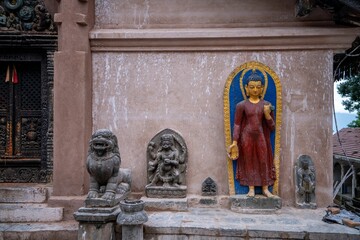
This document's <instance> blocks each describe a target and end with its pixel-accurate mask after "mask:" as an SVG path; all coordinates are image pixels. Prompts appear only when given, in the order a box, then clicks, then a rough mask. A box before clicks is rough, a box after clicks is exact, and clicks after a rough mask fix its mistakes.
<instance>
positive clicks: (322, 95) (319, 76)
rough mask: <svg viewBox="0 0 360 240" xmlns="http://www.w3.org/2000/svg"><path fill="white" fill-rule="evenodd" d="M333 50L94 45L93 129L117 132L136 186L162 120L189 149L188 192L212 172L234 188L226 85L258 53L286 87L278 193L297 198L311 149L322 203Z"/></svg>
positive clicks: (290, 200)
mask: <svg viewBox="0 0 360 240" xmlns="http://www.w3.org/2000/svg"><path fill="white" fill-rule="evenodd" d="M332 58H333V53H332V51H320V50H319V51H272V52H270V51H268V52H187V53H184V52H169V53H163V52H149V53H136V52H129V53H121V52H116V53H115V52H106V53H98V52H96V53H93V54H92V60H93V129H99V128H109V129H111V130H112V131H114V133H115V134H116V135H117V136H118V140H119V146H120V152H121V157H122V167H126V168H130V169H131V170H132V174H133V175H132V176H133V191H143V190H144V187H145V185H146V146H147V144H148V142H149V141H150V139H151V138H152V137H153V136H154V135H155V134H156V133H157V132H158V131H160V130H162V129H164V128H172V129H174V130H176V131H178V132H179V133H180V134H181V135H182V136H183V137H184V139H185V141H186V144H187V146H188V149H189V159H188V172H187V184H188V193H191V194H200V193H201V183H202V182H203V180H204V179H205V178H207V177H212V178H213V179H214V180H215V181H216V182H217V184H218V190H219V194H228V192H229V189H228V174H227V164H226V152H225V139H224V123H223V91H224V84H225V81H226V79H227V77H228V75H229V74H230V73H231V71H232V70H233V69H234V68H236V67H237V66H239V65H241V64H243V63H245V62H247V61H260V62H262V63H264V64H266V65H268V66H269V67H270V68H271V69H273V70H274V71H275V72H276V73H277V74H278V76H279V78H280V81H281V83H282V87H283V107H282V111H283V117H282V122H283V125H282V131H281V134H282V136H281V166H280V178H281V179H280V196H281V197H282V198H283V205H284V206H293V205H294V202H295V192H294V179H293V167H294V164H295V162H296V159H297V158H298V156H299V155H300V154H308V155H310V156H311V157H312V159H313V160H314V162H315V167H316V169H317V174H318V175H317V177H318V178H317V188H316V191H317V192H316V194H317V201H318V204H319V206H326V205H328V204H330V203H331V193H332V171H330V169H332V167H331V166H332V157H331V156H332V143H331V139H332V130H331V128H332V116H331V105H330V103H331V102H332V92H333V83H332V77H331V74H332Z"/></svg>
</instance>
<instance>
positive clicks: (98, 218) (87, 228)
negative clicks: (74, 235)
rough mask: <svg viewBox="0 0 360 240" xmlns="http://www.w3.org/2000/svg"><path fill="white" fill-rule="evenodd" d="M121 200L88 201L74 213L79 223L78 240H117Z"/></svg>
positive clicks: (117, 198) (118, 198) (98, 199)
mask: <svg viewBox="0 0 360 240" xmlns="http://www.w3.org/2000/svg"><path fill="white" fill-rule="evenodd" d="M120 199H121V198H120V197H118V196H117V197H116V198H115V199H114V200H103V199H100V198H97V199H86V200H85V207H82V208H79V210H78V211H77V212H75V213H74V217H75V220H76V221H78V222H79V231H78V240H98V239H101V240H115V221H116V217H117V216H118V215H119V213H120V208H119V202H120ZM123 239H126V238H123Z"/></svg>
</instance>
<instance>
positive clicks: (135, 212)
mask: <svg viewBox="0 0 360 240" xmlns="http://www.w3.org/2000/svg"><path fill="white" fill-rule="evenodd" d="M144 206H145V202H144V201H142V200H125V201H121V202H120V209H121V213H120V214H119V215H118V217H117V220H116V222H117V224H120V225H122V230H121V231H122V239H126V240H139V239H144V234H143V223H145V222H147V220H148V216H147V214H146V212H145V211H144Z"/></svg>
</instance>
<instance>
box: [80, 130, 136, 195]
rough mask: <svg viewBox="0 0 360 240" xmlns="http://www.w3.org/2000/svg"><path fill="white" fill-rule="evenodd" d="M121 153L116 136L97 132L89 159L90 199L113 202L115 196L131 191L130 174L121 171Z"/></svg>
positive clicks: (107, 132) (91, 145)
mask: <svg viewBox="0 0 360 240" xmlns="http://www.w3.org/2000/svg"><path fill="white" fill-rule="evenodd" d="M120 163H121V158H120V152H119V147H118V143H117V138H116V136H115V135H114V134H113V133H112V132H111V131H110V130H107V129H100V130H97V131H96V132H95V133H94V134H93V135H92V137H91V140H90V143H89V153H88V158H87V163H86V166H87V170H88V172H89V174H90V190H89V193H88V199H93V198H99V197H100V196H101V195H102V196H101V198H102V199H104V200H113V199H114V198H115V194H116V193H118V194H124V193H126V192H128V191H130V184H131V179H130V176H129V175H130V174H127V173H126V172H125V171H120Z"/></svg>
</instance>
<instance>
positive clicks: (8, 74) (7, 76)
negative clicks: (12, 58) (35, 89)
mask: <svg viewBox="0 0 360 240" xmlns="http://www.w3.org/2000/svg"><path fill="white" fill-rule="evenodd" d="M9 81H10V66H9V65H8V66H7V70H6V77H5V82H9Z"/></svg>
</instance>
